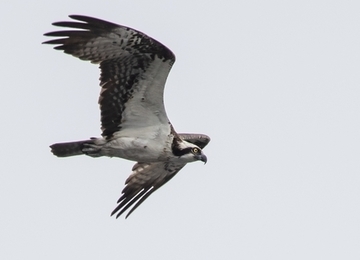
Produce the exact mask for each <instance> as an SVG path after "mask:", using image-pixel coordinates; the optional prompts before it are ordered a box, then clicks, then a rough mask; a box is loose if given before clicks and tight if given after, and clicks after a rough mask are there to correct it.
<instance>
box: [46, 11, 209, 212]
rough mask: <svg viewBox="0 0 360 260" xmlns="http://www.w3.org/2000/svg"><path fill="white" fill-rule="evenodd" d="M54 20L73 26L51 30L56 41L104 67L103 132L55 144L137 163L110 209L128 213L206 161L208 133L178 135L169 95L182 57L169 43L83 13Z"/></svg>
mask: <svg viewBox="0 0 360 260" xmlns="http://www.w3.org/2000/svg"><path fill="white" fill-rule="evenodd" d="M69 17H70V18H72V19H73V21H67V22H55V23H53V25H55V26H59V27H66V28H70V29H66V30H60V31H54V32H49V33H46V34H45V36H51V37H56V38H55V39H52V40H49V41H46V42H44V43H46V44H54V45H56V46H55V47H54V49H56V50H62V51H64V52H65V53H67V54H71V55H73V56H75V57H77V58H79V59H82V60H87V61H91V63H98V64H100V70H101V76H100V86H101V91H100V97H99V105H100V110H101V130H102V134H101V135H102V137H99V138H90V139H88V140H83V141H76V142H66V143H56V144H53V145H51V146H50V147H51V151H52V153H53V154H54V155H56V156H58V157H68V156H74V155H82V154H85V155H88V156H91V157H100V156H108V157H119V158H123V159H127V160H131V161H135V162H136V164H135V165H134V167H133V168H132V173H131V175H130V176H129V177H128V178H127V180H126V182H125V187H124V189H123V190H122V194H121V197H120V198H119V200H118V201H117V203H118V205H117V207H116V208H115V209H114V211H113V212H112V213H111V215H114V214H116V217H119V216H120V215H121V214H123V213H124V212H125V211H126V210H128V209H129V211H128V213H127V215H126V217H128V216H129V215H130V214H131V213H132V212H133V211H134V210H135V209H136V208H137V207H138V206H139V205H140V204H141V203H142V202H143V201H144V200H145V199H147V198H148V197H149V196H150V195H151V194H152V193H153V192H154V191H156V190H157V189H158V188H160V187H161V186H162V185H164V184H165V183H166V182H168V181H169V180H170V179H171V178H172V177H174V176H175V175H176V174H177V173H178V172H179V171H180V170H181V169H182V168H183V167H184V166H185V165H186V164H187V163H189V162H194V161H203V162H204V163H206V161H207V158H206V156H205V154H204V153H203V151H202V149H203V148H204V147H205V146H206V145H207V144H208V143H209V141H210V138H209V137H208V136H207V135H204V134H187V133H186V134H185V133H177V132H176V131H175V130H174V127H173V126H172V124H171V123H170V120H169V119H168V117H167V115H166V111H165V107H164V101H163V94H164V85H165V82H166V78H167V76H168V74H169V72H170V69H171V67H172V65H173V64H174V62H175V55H174V54H173V53H172V52H171V51H170V50H169V49H168V48H167V47H166V46H164V45H163V44H161V43H160V42H158V41H156V40H155V39H153V38H151V37H149V36H147V35H146V34H144V33H142V32H139V31H137V30H134V29H132V28H129V27H126V26H122V25H118V24H114V23H110V22H107V21H104V20H100V19H97V18H92V17H88V16H82V15H70V16H69Z"/></svg>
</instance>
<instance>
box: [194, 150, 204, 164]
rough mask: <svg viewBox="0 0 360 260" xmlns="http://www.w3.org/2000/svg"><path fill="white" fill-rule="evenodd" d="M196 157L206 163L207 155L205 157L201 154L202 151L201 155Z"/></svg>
mask: <svg viewBox="0 0 360 260" xmlns="http://www.w3.org/2000/svg"><path fill="white" fill-rule="evenodd" d="M196 158H197V159H198V160H200V161H202V162H204V164H206V162H207V157H206V155H205V154H203V153H202V154H201V155H198V156H196Z"/></svg>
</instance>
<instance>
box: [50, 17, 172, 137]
mask: <svg viewBox="0 0 360 260" xmlns="http://www.w3.org/2000/svg"><path fill="white" fill-rule="evenodd" d="M70 18H72V19H74V20H77V21H76V22H74V21H70V22H56V23H53V25H55V26H60V27H68V28H70V30H64V31H55V32H49V33H46V34H45V36H53V37H58V38H57V39H54V40H50V41H46V42H44V43H46V44H55V45H56V46H55V47H54V48H55V49H57V50H63V51H64V52H65V53H68V54H71V55H73V56H75V57H78V58H80V59H82V60H89V61H91V62H92V63H100V69H101V77H100V81H101V82H100V85H101V87H102V90H101V94H100V98H99V104H100V109H101V124H102V131H103V133H102V135H103V136H104V137H106V138H110V137H111V136H112V135H113V133H114V132H117V131H119V130H121V129H124V128H127V127H133V126H136V127H139V126H140V127H141V126H143V127H146V126H148V125H150V124H153V125H155V124H157V125H158V124H167V123H168V119H167V116H166V112H165V108H164V105H163V90H164V85H165V81H166V78H167V76H168V73H169V71H170V69H171V66H172V64H173V63H174V61H175V56H174V54H173V53H172V52H171V51H170V50H169V49H168V48H167V47H165V46H164V45H162V44H161V43H159V42H158V41H156V40H154V39H152V38H151V37H149V36H147V35H145V34H143V33H141V32H139V31H137V30H134V29H131V28H129V27H125V26H121V25H118V24H114V23H110V22H107V21H103V20H100V19H96V18H92V17H87V16H81V15H70ZM78 21H80V22H78ZM149 90H151V91H149ZM149 93H152V94H151V95H149ZM129 106H131V111H128V112H127V111H126V109H127V108H128V107H129Z"/></svg>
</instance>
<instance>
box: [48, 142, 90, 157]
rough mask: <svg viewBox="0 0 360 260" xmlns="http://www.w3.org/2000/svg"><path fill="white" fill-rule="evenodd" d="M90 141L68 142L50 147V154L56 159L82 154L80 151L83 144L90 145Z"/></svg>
mask: <svg viewBox="0 0 360 260" xmlns="http://www.w3.org/2000/svg"><path fill="white" fill-rule="evenodd" d="M92 143H93V142H92V141H91V140H86V141H77V142H68V143H57V144H53V145H50V148H51V152H52V153H53V154H54V155H56V156H58V157H68V156H74V155H81V154H84V152H83V151H82V149H83V148H84V144H92Z"/></svg>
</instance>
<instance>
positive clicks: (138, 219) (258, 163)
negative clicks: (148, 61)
mask: <svg viewBox="0 0 360 260" xmlns="http://www.w3.org/2000/svg"><path fill="white" fill-rule="evenodd" d="M5 2H6V3H5ZM5 2H4V1H3V3H1V4H0V14H1V15H0V17H1V25H0V26H1V31H2V43H1V46H2V48H0V52H1V53H0V54H1V57H2V60H3V63H2V64H3V65H2V66H3V68H2V95H1V96H0V100H1V109H0V116H1V118H2V122H3V127H2V130H1V135H2V141H1V149H0V155H1V164H0V170H1V174H0V205H1V207H2V210H1V216H0V230H1V232H0V245H1V249H0V259H149V260H150V259H276V260H279V259H359V258H360V246H359V245H360V222H359V219H360V189H359V186H360V160H359V156H360V148H359V147H360V137H359V136H360V118H359V114H360V102H359V99H360V88H359V87H360V77H359V71H360V62H359V60H360V16H359V8H360V4H359V3H358V1H263V0H260V1H227V2H224V1H211V3H210V2H209V1H197V2H196V3H194V1H188V0H184V1H156V4H155V3H153V2H154V1H107V3H106V4H105V3H104V2H100V1H98V2H95V1H76V2H75V3H74V1H69V0H62V1H57V0H56V1H26V2H25V1H19V0H16V1H5ZM90 2H91V3H90ZM69 14H83V15H90V16H94V17H98V18H102V19H104V20H108V21H112V22H115V23H119V24H124V25H128V26H130V27H133V28H135V29H138V30H140V31H142V32H144V33H146V34H148V35H150V36H152V37H154V38H155V39H157V40H159V41H160V42H162V43H164V44H165V45H166V46H168V47H169V48H170V49H171V50H172V51H173V52H174V53H175V55H176V57H177V61H176V63H175V65H174V67H173V69H172V71H171V73H170V76H169V79H168V82H167V86H166V91H165V92H166V93H165V103H166V108H167V113H168V115H169V118H170V119H171V120H172V123H173V124H174V126H175V129H176V130H177V131H178V132H199V133H205V134H208V135H209V136H210V137H211V138H212V141H211V142H210V144H209V145H208V147H206V149H205V152H206V155H207V156H208V163H207V164H206V165H205V166H204V165H203V164H202V163H192V164H189V165H188V166H186V167H185V168H184V169H183V170H182V171H181V172H180V173H179V174H178V175H177V176H176V177H175V178H174V179H173V180H172V181H170V182H169V183H168V184H166V185H165V186H164V187H162V188H161V189H160V190H159V191H157V192H155V193H154V194H153V195H152V196H151V197H150V198H149V199H148V200H147V201H146V202H145V203H144V204H142V205H141V207H139V208H138V209H137V210H136V211H135V212H134V213H133V214H132V215H131V216H130V218H128V219H127V220H125V219H124V218H120V219H117V220H116V219H115V218H110V212H111V211H112V210H113V208H114V207H115V206H116V200H117V199H118V197H119V195H120V192H121V190H122V188H123V185H124V181H125V179H126V178H127V176H128V175H129V174H130V170H131V167H132V165H133V163H132V162H128V161H125V160H121V159H109V158H99V159H93V158H88V157H74V158H67V159H59V158H56V157H54V156H52V154H51V153H50V150H49V148H48V146H49V145H50V144H52V143H54V142H60V141H71V140H80V139H84V138H88V137H91V136H99V135H100V122H99V109H98V105H97V99H98V94H99V91H100V88H99V87H98V78H99V71H98V68H97V66H94V65H91V64H90V63H87V62H82V61H79V60H77V59H75V58H73V57H71V56H69V55H65V54H63V53H61V52H59V51H55V50H53V49H52V48H51V46H46V45H41V44H40V43H41V42H43V41H45V40H46V38H45V37H44V36H42V34H43V33H45V32H48V31H52V30H55V28H54V27H53V26H51V23H52V22H55V21H60V20H66V19H68V18H67V15H69Z"/></svg>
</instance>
